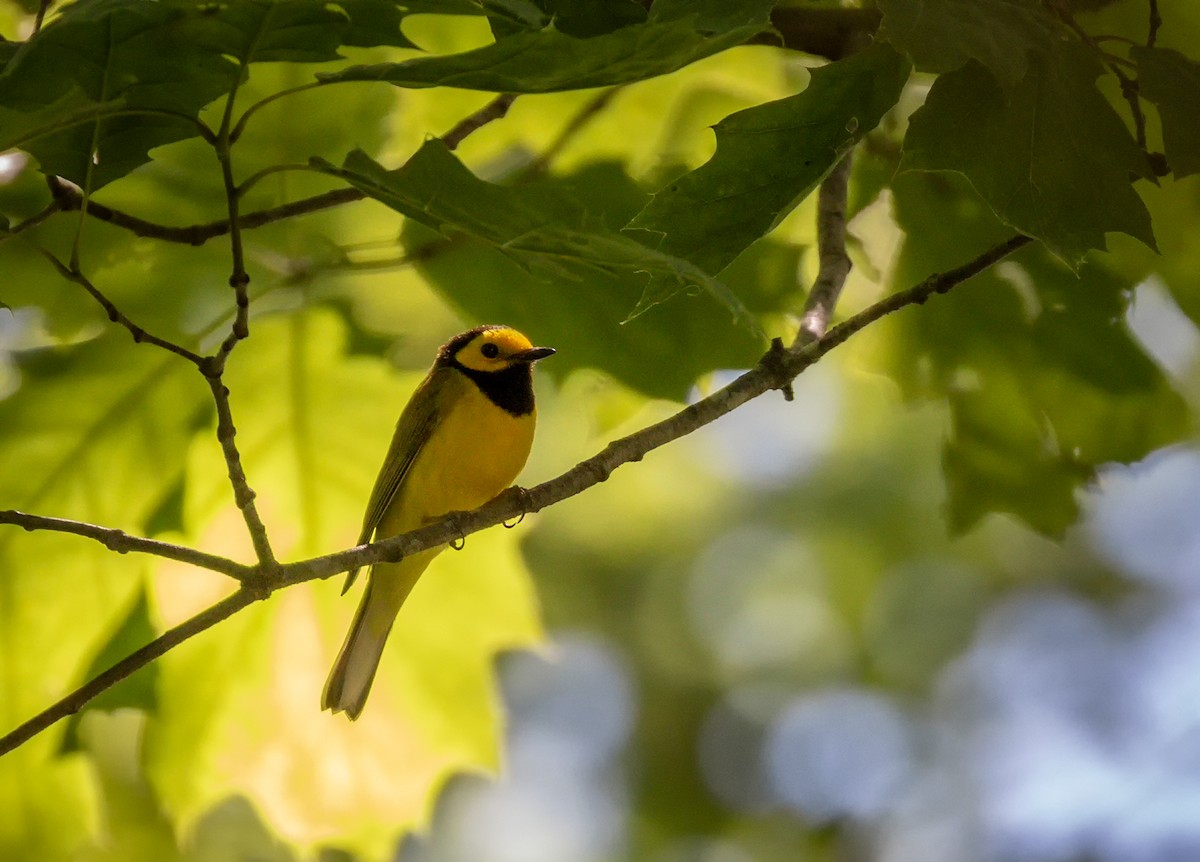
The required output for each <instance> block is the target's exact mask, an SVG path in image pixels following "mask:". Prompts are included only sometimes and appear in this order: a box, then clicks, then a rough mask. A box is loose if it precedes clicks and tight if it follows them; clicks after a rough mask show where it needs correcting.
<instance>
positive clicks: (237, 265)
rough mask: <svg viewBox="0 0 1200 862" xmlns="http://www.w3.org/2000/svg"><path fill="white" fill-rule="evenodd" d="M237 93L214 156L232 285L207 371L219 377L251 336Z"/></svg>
mask: <svg viewBox="0 0 1200 862" xmlns="http://www.w3.org/2000/svg"><path fill="white" fill-rule="evenodd" d="M236 95H237V88H236V87H235V88H234V89H233V90H232V91H231V92H230V93H229V100H228V102H227V103H226V105H225V118H224V119H223V120H222V121H221V128H220V131H218V132H217V145H216V150H217V160H218V161H219V162H220V163H221V178H222V180H223V181H224V184H225V202H226V206H227V207H228V210H229V219H228V221H229V224H230V226H231V227H230V230H229V253H230V256H231V257H232V258H233V271H232V272H231V273H230V275H229V286H230V287H232V288H233V297H234V305H235V310H234V315H233V324H232V325H231V326H230V327H229V334H228V335H227V336H225V339H224V341H222V342H221V346H220V347H219V348H217V352H216V353H214V354H213V356H212V361H211V364H210V371H209V372H207V373H209V374H210V375H213V376H217V377H219V376H220V375H221V373H222V372H223V371H224V370H225V362H226V360H228V359H229V354H231V353H233V349H234V348H235V347H236V346H237V344H238V342H239V341H241V340H242V339H244V338H249V337H250V294H249V292H248V291H247V288H248V287H249V285H250V274H249V273H248V272H246V251H245V248H244V246H243V245H242V229H241V225H240V224H239V223H238V202H239V201H238V188H237V183H235V182H234V180H233V153H232V151H231V144H230V140H229V123H230V121H231V118H232V116H233V102H234V97H235V96H236Z"/></svg>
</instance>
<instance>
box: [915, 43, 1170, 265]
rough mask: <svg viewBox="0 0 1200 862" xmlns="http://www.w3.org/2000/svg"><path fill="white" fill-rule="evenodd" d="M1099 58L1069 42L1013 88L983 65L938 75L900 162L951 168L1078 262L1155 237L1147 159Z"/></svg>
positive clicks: (1020, 226)
mask: <svg viewBox="0 0 1200 862" xmlns="http://www.w3.org/2000/svg"><path fill="white" fill-rule="evenodd" d="M1100 71H1101V69H1100V66H1099V63H1098V61H1096V60H1095V58H1094V57H1092V56H1091V55H1090V54H1089V53H1087V52H1086V50H1085V49H1084V48H1083V47H1082V46H1071V45H1062V46H1060V48H1059V50H1057V51H1055V52H1054V54H1053V55H1051V56H1050V57H1048V58H1043V59H1041V60H1039V61H1038V62H1036V63H1035V64H1033V65H1032V66H1031V68H1030V70H1029V73H1028V74H1027V75H1026V76H1025V77H1024V78H1023V79H1022V80H1021V82H1020V83H1019V84H1018V85H1017V86H1016V87H1014V88H1013V89H1011V90H1007V91H1006V90H1005V89H1003V88H1002V87H1000V86H999V85H998V84H997V83H996V81H995V79H994V78H992V76H991V75H990V74H988V72H987V71H986V70H985V69H984V68H983V67H982V66H980V65H979V64H977V63H969V64H968V65H966V66H964V67H963V68H961V69H958V70H956V71H953V72H948V73H947V74H945V75H941V76H940V77H938V79H937V80H936V81H935V82H934V84H933V88H932V89H931V90H930V91H929V97H928V99H927V100H926V102H925V105H924V107H922V108H921V109H920V110H918V111H917V112H916V114H914V115H913V117H912V121H911V125H910V127H909V131H908V136H907V138H906V139H905V143H904V159H903V161H902V162H901V165H900V170H902V171H904V170H916V171H954V172H957V173H960V174H962V175H963V176H965V177H967V179H968V180H970V182H971V185H973V186H974V187H975V189H976V191H978V192H979V194H980V195H981V196H982V197H983V199H984V200H985V201H987V203H988V205H989V206H990V207H991V208H992V210H993V211H994V212H995V213H996V215H997V216H999V217H1000V219H1001V220H1002V221H1004V222H1005V223H1006V224H1008V225H1010V226H1011V227H1013V228H1014V229H1016V230H1018V231H1021V232H1022V233H1026V234H1029V235H1030V236H1033V237H1036V238H1038V239H1040V240H1042V241H1043V242H1044V243H1045V244H1046V245H1047V247H1048V248H1050V249H1051V251H1053V252H1054V253H1055V254H1056V255H1058V256H1059V257H1060V258H1062V259H1063V260H1064V261H1066V262H1067V263H1068V264H1069V265H1070V266H1072V267H1075V266H1077V265H1078V264H1079V262H1080V260H1082V258H1083V255H1084V254H1085V253H1086V252H1087V251H1088V250H1089V249H1094V248H1099V249H1102V248H1104V247H1105V239H1104V234H1105V233H1106V232H1108V231H1122V232H1124V233H1127V234H1129V235H1130V236H1133V237H1136V238H1137V239H1140V240H1141V241H1142V242H1144V243H1146V244H1147V245H1149V246H1152V247H1153V245H1154V234H1153V232H1152V230H1151V228H1150V215H1149V213H1148V212H1147V211H1146V207H1145V204H1143V203H1142V200H1141V198H1140V197H1138V194H1137V192H1136V191H1135V190H1134V189H1133V187H1132V185H1131V178H1132V177H1134V176H1144V175H1146V174H1147V171H1148V166H1147V164H1146V159H1145V157H1144V156H1143V155H1142V153H1141V151H1140V150H1138V148H1137V145H1136V144H1135V143H1134V140H1133V138H1132V137H1131V136H1130V134H1129V131H1128V130H1127V129H1126V127H1125V125H1124V123H1123V122H1122V121H1121V119H1120V117H1118V116H1117V114H1116V113H1115V112H1114V111H1113V109H1112V107H1111V106H1110V105H1109V103H1108V101H1107V100H1106V99H1104V98H1103V97H1102V96H1101V95H1100V93H1099V92H1098V91H1097V90H1096V88H1095V85H1094V83H1093V82H1094V81H1095V78H1096V77H1097V75H1099V74H1100Z"/></svg>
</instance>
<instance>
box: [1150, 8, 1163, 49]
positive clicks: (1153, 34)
mask: <svg viewBox="0 0 1200 862" xmlns="http://www.w3.org/2000/svg"><path fill="white" fill-rule="evenodd" d="M1162 23H1163V20H1162V16H1161V15H1160V14H1158V0H1150V29H1149V31H1148V32H1147V33H1146V47H1147V48H1153V47H1154V43H1155V42H1157V41H1158V28H1159V27H1161V26H1162Z"/></svg>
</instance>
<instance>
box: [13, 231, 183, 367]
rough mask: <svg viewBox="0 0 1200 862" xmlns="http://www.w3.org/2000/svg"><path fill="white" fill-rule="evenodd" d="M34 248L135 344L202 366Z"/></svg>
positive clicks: (80, 276) (82, 277) (84, 278)
mask: <svg viewBox="0 0 1200 862" xmlns="http://www.w3.org/2000/svg"><path fill="white" fill-rule="evenodd" d="M34 248H36V249H37V250H38V252H39V253H40V254H41V255H42V257H44V258H46V260H48V261H50V264H51V266H53V267H54V268H55V269H56V270H58V274H59V275H61V276H62V277H63V278H65V279H66V280H67V281H70V282H74V283H75V284H77V285H79V286H80V287H82V288H83V289H84V290H86V291H87V292H88V294H89V295H91V297H92V299H94V300H96V302H98V303H99V304H100V307H101V308H103V309H104V313H105V314H106V315H108V319H109V320H110V321H112V322H113V323H116V324H120V325H121V326H123V327H125V328H126V329H127V330H129V334H130V335H132V336H133V340H134V341H135V342H136V343H138V344H153V345H154V346H155V347H160V348H162V349H163V350H166V351H169V352H171V353H174V354H175V355H176V356H182V357H183V358H184V359H186V360H187V361H188V362H190V363H192V364H193V365H195V366H196V367H198V368H199V367H200V366H202V365H203V364H204V357H202V356H200V354H198V353H194V352H193V351H191V350H188V349H187V348H186V347H184V346H182V345H180V344H176V343H175V342H173V341H168V340H167V339H165V338H159V337H158V336H157V335H154V334H153V333H150V332H147V331H146V330H145V329H142V327H140V326H138V325H137V324H136V323H134V322H133V321H132V320H130V319H129V318H128V317H126V316H125V313H124V312H123V311H121V310H120V309H119V308H117V306H116V305H114V304H113V302H112V300H110V299H109V298H108V297H107V296H105V295H104V294H103V293H101V292H100V289H99V288H97V287H96V285H94V284H92V282H91V280H90V279H88V277H87V276H85V275H84V274H83V273H82V272H80V271H79V270H78V269H75V268H73V267H69V266H67V265H66V264H65V263H63V262H62V261H61V260H59V259H58V258H57V257H55V256H54V255H53V254H51V253H50V252H48V251H46V250H45V249H44V248H42V247H41V246H39V245H34Z"/></svg>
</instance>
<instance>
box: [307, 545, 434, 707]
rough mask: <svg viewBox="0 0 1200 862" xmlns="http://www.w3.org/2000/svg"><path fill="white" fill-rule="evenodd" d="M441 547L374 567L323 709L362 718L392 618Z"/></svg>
mask: <svg viewBox="0 0 1200 862" xmlns="http://www.w3.org/2000/svg"><path fill="white" fill-rule="evenodd" d="M438 550H440V549H436V550H431V551H424V552H422V553H419V554H415V555H413V556H412V557H409V558H407V559H405V560H402V561H401V562H399V563H384V564H382V565H377V566H375V568H374V569H373V570H372V571H371V574H370V576H369V577H368V579H367V589H366V591H365V592H364V593H363V597H362V601H361V602H360V603H359V605H358V611H357V612H356V613H355V614H354V622H353V623H351V625H350V632H349V634H347V635H346V642H345V643H343V644H342V650H341V652H339V653H338V657H337V661H335V662H334V663H333V670H332V671H330V673H329V680H328V681H327V682H326V683H325V692H324V694H323V695H322V696H321V708H322V709H330V710H333V712H335V713H338V712H345V713H346V715H348V716H349V717H350V718H351V719H355V718H358V716H359V714H360V713H361V712H362V709H363V705H364V704H366V702H367V695H368V694H369V693H370V691H371V683H372V682H374V680H375V671H376V669H378V667H379V660H380V658H382V657H383V645H384V644H385V643H387V637H388V634H389V633H390V632H391V630H392V622H393V621H394V620H395V619H396V614H397V613H398V612H399V610H400V606H401V605H403V604H404V600H405V599H406V598H408V594H409V593H410V592H411V591H412V588H413V587H414V586H415V585H416V583H417V579H418V578H420V576H421V573H422V572H423V571H424V570H425V567H426V566H428V565H429V563H430V561H431V560H432V559H433V557H434V556H436V554H437V553H438Z"/></svg>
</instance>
